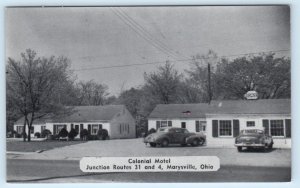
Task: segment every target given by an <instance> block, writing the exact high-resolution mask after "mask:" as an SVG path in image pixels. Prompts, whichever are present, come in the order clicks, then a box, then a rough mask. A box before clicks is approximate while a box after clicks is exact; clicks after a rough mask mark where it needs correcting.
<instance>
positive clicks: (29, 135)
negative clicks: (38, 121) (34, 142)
mask: <svg viewBox="0 0 300 188" xmlns="http://www.w3.org/2000/svg"><path fill="white" fill-rule="evenodd" d="M30 132H31V126H30V127H28V135H27V141H28V142H30V141H31V134H30Z"/></svg>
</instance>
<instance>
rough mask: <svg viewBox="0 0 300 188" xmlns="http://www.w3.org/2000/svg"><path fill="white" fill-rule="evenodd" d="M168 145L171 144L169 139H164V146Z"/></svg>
mask: <svg viewBox="0 0 300 188" xmlns="http://www.w3.org/2000/svg"><path fill="white" fill-rule="evenodd" d="M168 145H169V140H167V139H164V140H163V141H162V143H161V146H162V147H167V146H168Z"/></svg>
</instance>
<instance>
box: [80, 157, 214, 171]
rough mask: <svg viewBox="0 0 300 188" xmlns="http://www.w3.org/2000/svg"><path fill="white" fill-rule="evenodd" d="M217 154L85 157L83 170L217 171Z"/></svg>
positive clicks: (81, 162) (81, 166) (82, 161)
mask: <svg viewBox="0 0 300 188" xmlns="http://www.w3.org/2000/svg"><path fill="white" fill-rule="evenodd" d="M219 168H220V159H219V158H218V157H216V156H184V157H183V156H182V157H83V158H82V159H81V160H80V169H81V170H82V171H83V172H201V171H203V172H205V171H217V170H219Z"/></svg>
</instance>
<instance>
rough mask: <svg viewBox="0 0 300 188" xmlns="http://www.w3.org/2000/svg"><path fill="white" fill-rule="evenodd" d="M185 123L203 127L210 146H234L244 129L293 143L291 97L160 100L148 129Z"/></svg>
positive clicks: (278, 143) (277, 143)
mask: <svg viewBox="0 0 300 188" xmlns="http://www.w3.org/2000/svg"><path fill="white" fill-rule="evenodd" d="M160 127H182V128H186V129H188V130H189V131H190V132H200V131H203V132H204V133H205V134H206V138H207V145H208V146H219V147H226V146H233V145H234V140H235V137H236V136H238V135H239V132H240V130H243V129H262V130H265V132H266V133H267V134H270V135H271V136H272V137H273V140H274V147H280V148H290V147H291V100H290V99H261V100H220V101H211V103H210V104H208V103H199V104H159V105H157V106H156V107H155V109H154V110H153V111H152V113H151V114H150V115H149V118H148V130H150V129H152V128H153V129H158V128H160Z"/></svg>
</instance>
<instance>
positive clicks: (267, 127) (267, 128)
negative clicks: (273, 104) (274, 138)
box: [262, 119, 269, 135]
mask: <svg viewBox="0 0 300 188" xmlns="http://www.w3.org/2000/svg"><path fill="white" fill-rule="evenodd" d="M262 121H263V127H264V129H265V134H266V135H269V120H268V119H263V120H262Z"/></svg>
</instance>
